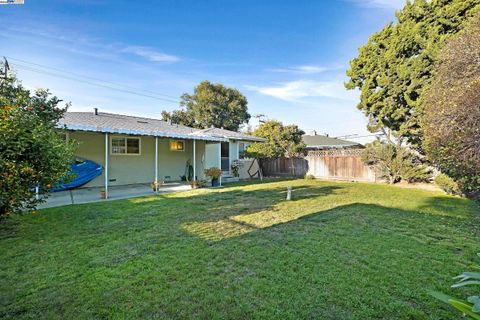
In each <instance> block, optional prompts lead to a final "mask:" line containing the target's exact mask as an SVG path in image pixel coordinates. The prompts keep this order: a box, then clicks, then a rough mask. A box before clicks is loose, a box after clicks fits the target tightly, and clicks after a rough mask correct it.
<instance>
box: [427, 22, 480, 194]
mask: <svg viewBox="0 0 480 320" xmlns="http://www.w3.org/2000/svg"><path fill="white" fill-rule="evenodd" d="M479 56H480V15H478V16H477V17H476V18H475V19H474V20H473V22H472V24H471V25H470V26H468V27H467V28H466V29H465V30H464V32H462V33H459V34H458V35H457V36H456V37H455V38H453V39H451V40H450V41H449V42H448V43H447V45H446V46H445V48H444V49H443V51H442V54H441V61H440V63H439V64H438V73H437V75H436V77H435V78H434V81H433V82H432V85H431V86H430V88H429V90H428V94H427V96H426V100H425V109H424V112H423V124H422V126H423V130H424V141H423V147H424V149H425V154H426V155H427V156H428V158H429V160H430V161H431V162H432V163H433V164H434V165H435V166H436V167H437V168H438V169H439V170H440V171H442V172H444V173H445V174H447V175H448V176H449V177H451V178H452V179H454V180H455V181H456V182H457V183H458V187H459V188H460V190H461V191H462V193H463V194H465V195H466V196H468V197H470V198H473V199H477V200H479V201H480V143H479V141H480V130H479V129H478V128H479V123H480V64H479V63H478V59H479V58H478V57H479Z"/></svg>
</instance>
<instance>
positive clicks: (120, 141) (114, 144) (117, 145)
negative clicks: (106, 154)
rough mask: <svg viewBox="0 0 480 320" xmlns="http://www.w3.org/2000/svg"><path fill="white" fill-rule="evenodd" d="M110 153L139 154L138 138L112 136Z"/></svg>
mask: <svg viewBox="0 0 480 320" xmlns="http://www.w3.org/2000/svg"><path fill="white" fill-rule="evenodd" d="M111 154H119V155H121V154H127V155H139V154H140V138H127V137H112V140H111Z"/></svg>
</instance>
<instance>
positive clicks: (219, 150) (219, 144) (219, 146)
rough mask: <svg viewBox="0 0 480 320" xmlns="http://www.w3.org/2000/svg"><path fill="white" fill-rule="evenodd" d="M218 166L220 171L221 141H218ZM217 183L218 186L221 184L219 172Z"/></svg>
mask: <svg viewBox="0 0 480 320" xmlns="http://www.w3.org/2000/svg"><path fill="white" fill-rule="evenodd" d="M218 167H219V168H220V171H222V143H221V142H219V143H218ZM222 172H223V171H222ZM218 184H219V185H220V186H221V185H222V175H221V174H220V177H219V178H218Z"/></svg>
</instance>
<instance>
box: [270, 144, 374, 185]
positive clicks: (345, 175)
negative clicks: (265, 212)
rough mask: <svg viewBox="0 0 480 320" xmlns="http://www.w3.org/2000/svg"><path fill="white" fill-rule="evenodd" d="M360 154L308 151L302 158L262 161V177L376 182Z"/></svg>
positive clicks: (347, 151) (350, 151)
mask: <svg viewBox="0 0 480 320" xmlns="http://www.w3.org/2000/svg"><path fill="white" fill-rule="evenodd" d="M360 152H361V150H359V149H350V150H348V149H347V150H327V151H310V152H309V153H308V155H307V156H306V157H305V158H304V159H303V158H295V159H286V158H280V159H273V160H262V162H261V167H262V170H263V174H264V175H265V176H297V177H303V176H304V175H305V174H311V175H314V176H315V177H317V178H323V179H340V180H353V181H375V179H376V178H375V172H374V171H373V170H372V169H371V168H370V167H368V166H366V165H365V164H364V163H363V162H362V159H361V157H360Z"/></svg>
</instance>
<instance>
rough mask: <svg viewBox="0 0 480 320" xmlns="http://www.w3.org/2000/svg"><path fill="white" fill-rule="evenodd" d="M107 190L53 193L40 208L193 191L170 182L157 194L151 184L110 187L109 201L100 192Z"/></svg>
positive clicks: (184, 183)
mask: <svg viewBox="0 0 480 320" xmlns="http://www.w3.org/2000/svg"><path fill="white" fill-rule="evenodd" d="M102 190H105V189H104V188H103V187H89V188H77V189H73V190H67V191H58V192H53V193H51V194H50V196H49V197H48V199H47V202H45V203H43V204H41V205H40V206H39V207H38V208H39V209H43V208H53V207H60V206H65V205H69V204H81V203H91V202H98V201H107V200H118V199H128V198H134V197H141V196H147V195H153V194H165V193H170V192H178V191H188V190H191V188H190V186H189V185H188V183H186V182H168V183H165V184H163V185H162V186H161V187H160V188H159V189H158V191H157V192H154V191H153V190H152V188H151V186H150V185H149V184H132V185H121V186H110V187H109V193H108V199H102V198H101V195H100V192H101V191H102Z"/></svg>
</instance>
